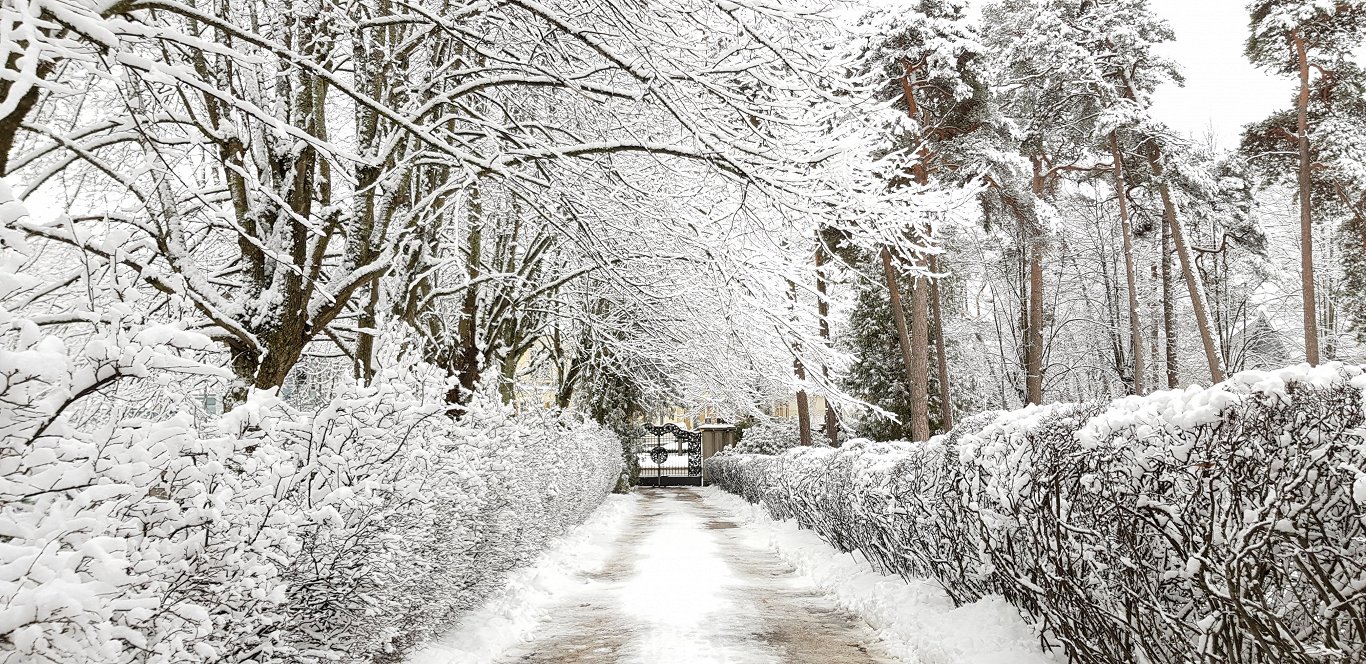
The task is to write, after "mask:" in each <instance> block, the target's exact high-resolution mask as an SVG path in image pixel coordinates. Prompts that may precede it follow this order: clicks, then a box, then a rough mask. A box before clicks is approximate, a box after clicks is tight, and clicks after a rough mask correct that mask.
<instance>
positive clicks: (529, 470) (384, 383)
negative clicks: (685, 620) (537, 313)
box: [0, 284, 621, 664]
mask: <svg viewBox="0 0 1366 664" xmlns="http://www.w3.org/2000/svg"><path fill="white" fill-rule="evenodd" d="M3 285H4V284H0V286H3ZM96 327H97V328H100V329H104V330H106V331H105V332H103V333H99V334H96V335H94V336H92V337H89V338H87V339H85V341H84V342H82V343H81V344H79V346H78V347H73V348H70V349H68V348H67V343H68V342H67V341H64V340H62V339H59V338H57V337H53V336H44V335H43V334H42V332H41V331H40V330H39V329H38V328H37V327H36V326H35V325H33V323H32V321H27V320H24V319H22V318H19V317H17V316H15V315H12V314H10V313H8V312H6V311H5V310H4V308H3V307H0V661H13V662H30V661H32V662H40V661H49V662H64V663H72V664H79V663H85V662H92V663H93V662H190V661H193V662H246V661H251V662H260V663H265V662H322V661H342V662H370V661H375V660H383V659H392V658H394V657H396V656H397V655H398V654H399V653H401V652H402V651H403V650H405V649H407V648H409V647H411V646H413V645H414V644H417V643H420V642H421V641H423V640H424V639H426V638H428V637H430V636H431V635H432V634H433V633H435V632H436V631H438V630H440V629H442V628H444V627H446V626H448V625H449V624H450V623H451V622H452V620H453V619H454V618H456V617H458V616H459V615H460V614H461V613H462V612H463V611H465V610H467V609H469V608H471V607H472V606H473V605H475V604H477V603H479V601H480V600H481V599H482V598H483V597H484V596H485V595H486V594H487V593H488V592H489V591H490V590H492V589H494V588H496V587H497V586H498V585H499V583H500V580H501V578H502V577H503V573H504V572H505V571H507V570H509V569H511V568H514V567H517V566H519V565H522V564H524V563H527V562H529V561H530V559H531V558H532V557H534V556H535V555H536V554H537V552H538V551H539V550H540V548H541V546H542V544H544V543H545V542H546V541H547V540H548V539H550V538H552V537H555V536H557V535H559V534H561V533H563V532H564V531H565V530H566V529H568V528H569V527H571V526H573V525H575V524H577V523H578V522H580V521H581V520H582V519H583V518H584V517H585V516H586V515H587V514H588V513H589V512H590V511H591V510H592V509H593V508H594V507H596V506H597V505H598V504H599V502H600V501H601V500H602V498H603V497H604V496H605V495H606V494H607V493H608V492H609V491H610V490H611V488H612V486H613V484H614V483H615V482H616V479H617V476H618V474H619V473H620V466H621V450H620V445H619V444H618V442H617V439H616V438H615V436H613V435H611V434H610V433H609V432H606V431H604V430H601V429H599V428H598V427H596V426H594V425H591V424H584V423H581V422H578V421H576V420H574V419H571V418H570V417H567V416H561V415H558V414H556V413H550V412H533V413H531V414H515V413H513V412H511V411H509V410H508V409H506V408H504V407H503V406H502V405H501V404H499V403H498V402H497V401H496V399H495V400H492V401H490V400H482V401H476V403H475V404H474V406H473V407H472V408H471V409H470V411H469V412H468V413H467V414H465V415H464V416H463V417H462V418H461V419H460V420H459V421H455V422H452V421H451V419H450V418H449V417H447V416H446V415H445V413H444V410H443V409H442V408H441V406H440V405H439V400H433V399H431V398H424V397H423V395H421V394H419V393H417V392H416V391H415V389H417V388H415V387H414V386H421V385H422V384H423V383H424V381H423V380H421V378H422V377H421V376H412V375H405V374H404V373H403V372H402V371H399V370H395V371H391V372H390V373H388V374H387V375H385V376H383V377H382V378H381V379H380V380H378V381H376V383H375V384H374V385H373V386H371V387H355V388H351V389H349V390H346V391H344V393H342V394H340V395H339V396H337V397H335V398H334V399H332V400H331V401H330V402H329V403H327V404H326V405H325V406H324V407H323V408H321V409H320V410H318V411H316V412H299V411H297V410H294V409H292V408H291V407H290V406H289V405H288V404H287V403H285V402H284V401H283V400H281V399H279V398H277V397H276V396H275V395H274V393H273V392H256V393H253V394H251V396H250V397H249V400H248V402H247V403H246V404H244V405H242V406H240V407H238V408H236V409H234V410H232V411H231V412H229V413H228V414H226V415H225V416H223V417H222V418H221V419H220V420H219V421H217V422H216V423H213V424H211V425H210V426H209V427H208V428H199V427H197V425H196V424H195V421H194V419H193V418H192V417H190V416H189V415H187V414H177V415H173V416H171V417H170V418H168V419H159V420H153V419H136V418H123V419H116V420H115V421H113V422H110V420H109V418H108V417H106V416H105V414H104V413H99V415H100V416H97V417H91V416H88V415H90V413H88V412H86V413H84V414H82V408H81V402H82V400H83V399H89V398H93V397H92V396H91V395H94V394H95V393H97V392H98V391H99V390H101V389H105V388H107V387H108V386H109V385H111V384H112V383H113V382H114V381H115V380H116V379H120V378H119V377H130V378H126V379H122V380H132V379H137V380H139V381H140V382H141V383H144V384H146V383H152V384H153V388H149V389H152V390H153V391H155V390H156V389H158V388H156V387H155V383H156V382H157V381H158V379H162V380H164V379H165V378H166V377H167V376H168V375H173V374H172V373H170V372H173V371H188V370H192V369H193V368H194V366H195V365H194V363H193V362H191V361H189V360H187V359H184V358H183V357H182V355H183V352H184V350H185V349H186V348H192V347H196V346H199V345H203V344H207V340H205V339H203V338H202V337H200V336H199V335H195V334H192V333H188V332H184V331H180V330H176V329H174V328H144V329H142V330H141V331H138V332H137V333H135V334H134V333H129V332H127V331H125V329H124V327H123V326H112V327H104V326H99V325H97V326H96ZM139 377H140V378H139ZM427 382H428V383H430V382H431V381H430V377H428V381H427ZM173 385H174V383H173V382H171V383H169V384H168V385H167V386H165V387H163V388H160V389H161V392H160V393H161V394H163V395H164V398H167V399H171V398H174V389H173V387H172V386H173Z"/></svg>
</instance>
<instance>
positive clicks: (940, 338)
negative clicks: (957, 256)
mask: <svg viewBox="0 0 1366 664" xmlns="http://www.w3.org/2000/svg"><path fill="white" fill-rule="evenodd" d="M930 272H933V273H934V274H935V275H938V274H939V258H938V257H937V256H934V255H931V256H930ZM930 318H931V319H933V321H934V358H935V361H936V363H938V365H939V367H938V368H939V421H940V426H941V427H942V428H943V430H944V432H945V433H948V432H949V430H950V429H952V428H953V399H952V397H951V394H952V391H951V390H950V389H949V360H948V353H947V352H946V350H945V347H944V343H945V342H944V315H943V307H942V303H941V302H940V299H939V277H938V276H935V277H932V278H931V280H930Z"/></svg>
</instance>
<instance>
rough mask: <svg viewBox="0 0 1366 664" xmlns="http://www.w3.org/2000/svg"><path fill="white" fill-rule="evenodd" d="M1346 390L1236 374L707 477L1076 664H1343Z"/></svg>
mask: <svg viewBox="0 0 1366 664" xmlns="http://www.w3.org/2000/svg"><path fill="white" fill-rule="evenodd" d="M1363 389H1366V376H1363V374H1362V370H1361V368H1359V367H1346V366H1341V365H1332V366H1325V367H1320V368H1309V367H1307V366H1300V367H1294V368H1291V369H1287V370H1283V371H1278V372H1269V373H1268V372H1248V373H1242V374H1239V375H1236V376H1234V377H1232V378H1231V379H1229V380H1228V381H1226V382H1224V383H1222V384H1220V385H1216V386H1214V387H1211V388H1205V389H1200V388H1191V389H1188V390H1184V391H1170V392H1162V393H1157V394H1153V395H1149V396H1146V397H1130V398H1126V399H1121V400H1119V401H1116V402H1114V403H1111V404H1108V405H1101V404H1089V405H1053V406H1044V407H1032V408H1027V409H1024V410H1020V411H1015V412H1009V413H987V414H983V415H979V416H977V417H974V418H970V419H969V420H968V421H966V422H964V423H963V424H962V425H961V426H959V427H958V428H957V429H955V430H954V431H953V432H951V433H950V434H949V435H947V436H942V437H938V438H936V439H935V440H933V441H931V442H929V443H926V444H922V445H913V444H908V443H871V442H867V441H862V442H856V443H852V444H850V445H847V446H845V447H843V448H838V449H824V450H822V449H800V450H794V451H790V452H788V453H786V454H785V455H782V456H777V457H769V456H757V455H739V456H730V457H717V458H715V459H713V460H712V465H711V468H710V473H711V476H712V478H713V480H714V481H715V482H716V483H717V484H719V485H721V486H722V487H724V488H725V489H727V490H729V491H732V492H735V493H738V494H740V495H742V496H744V497H745V498H747V499H749V500H750V501H753V502H757V503H761V504H763V505H765V506H766V507H767V508H768V509H769V510H770V511H771V512H772V513H773V514H774V515H775V516H777V517H781V518H794V519H797V520H799V521H800V522H801V523H802V524H804V525H805V526H807V527H810V528H812V529H814V530H815V531H816V532H818V533H819V534H820V535H822V536H823V537H824V538H825V539H827V540H828V541H829V542H831V543H832V544H833V545H834V546H836V547H838V548H840V549H842V550H854V549H858V550H860V551H862V552H863V553H865V554H867V556H868V557H869V558H870V559H872V560H874V561H876V562H878V563H879V564H881V565H883V566H884V567H885V568H886V569H887V570H889V571H892V572H896V573H900V574H902V575H905V576H916V577H934V578H937V579H938V580H939V581H940V582H941V583H942V584H943V585H944V587H945V588H946V589H947V590H948V592H949V593H950V594H951V595H952V596H953V598H954V599H955V601H958V602H970V601H973V600H976V599H978V598H980V597H982V596H984V595H987V594H997V593H998V594H1001V595H1003V596H1005V597H1006V598H1007V599H1008V600H1009V601H1011V602H1012V603H1014V604H1015V605H1016V606H1017V607H1019V608H1020V609H1021V610H1022V611H1023V612H1024V613H1025V614H1026V615H1028V616H1030V617H1031V618H1032V619H1033V620H1034V621H1036V623H1037V624H1038V625H1039V627H1040V628H1041V630H1043V631H1044V633H1045V638H1046V639H1047V640H1048V641H1049V642H1051V643H1053V644H1061V646H1062V647H1063V648H1064V649H1065V650H1066V652H1067V653H1068V655H1070V656H1071V657H1072V661H1074V662H1083V663H1088V664H1089V663H1096V664H1101V663H1104V664H1112V663H1114V662H1152V663H1158V662H1162V663H1168V662H1170V663H1177V662H1181V663H1185V662H1237V663H1243V662H1246V663H1252V662H1258V663H1265V662H1294V663H1301V662H1302V663H1309V662H1359V661H1363V660H1366V440H1363V432H1362V430H1361V427H1362V425H1363V419H1364V418H1366V414H1364V413H1363V403H1364V401H1363Z"/></svg>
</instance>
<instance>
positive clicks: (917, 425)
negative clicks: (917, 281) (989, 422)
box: [881, 247, 930, 440]
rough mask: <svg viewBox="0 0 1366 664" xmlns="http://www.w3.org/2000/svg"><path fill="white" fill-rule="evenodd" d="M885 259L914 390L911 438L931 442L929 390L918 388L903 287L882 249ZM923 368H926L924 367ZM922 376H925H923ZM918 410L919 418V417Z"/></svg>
mask: <svg viewBox="0 0 1366 664" xmlns="http://www.w3.org/2000/svg"><path fill="white" fill-rule="evenodd" d="M881 256H882V275H883V277H884V278H885V279H886V280H887V295H888V299H889V300H890V302H891V306H892V320H893V321H894V322H895V323H896V338H897V343H898V344H899V345H900V346H901V363H902V365H903V366H904V367H905V369H906V382H907V385H909V386H910V390H911V437H912V438H914V437H915V436H916V435H917V431H923V432H924V438H921V439H920V440H928V439H929V426H930V425H929V418H928V417H927V415H928V404H927V403H926V401H927V400H928V396H929V394H928V392H929V389H928V387H927V386H925V384H924V383H920V387H919V389H917V387H916V365H917V363H916V361H915V359H914V358H915V353H914V352H912V350H913V349H912V348H911V336H910V333H909V331H908V327H907V325H906V309H905V307H903V306H902V302H901V285H900V284H899V283H897V270H896V267H895V266H894V265H893V264H892V251H891V250H890V249H888V248H887V247H883V248H882V251H881ZM920 366H924V365H923V364H921V365H920ZM922 375H923V374H922ZM917 409H919V410H918V413H919V418H917Z"/></svg>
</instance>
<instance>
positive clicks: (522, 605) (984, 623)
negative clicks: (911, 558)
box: [409, 488, 1061, 664]
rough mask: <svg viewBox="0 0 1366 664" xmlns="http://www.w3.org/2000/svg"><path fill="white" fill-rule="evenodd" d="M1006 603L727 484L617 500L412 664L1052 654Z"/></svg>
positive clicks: (833, 663)
mask: <svg viewBox="0 0 1366 664" xmlns="http://www.w3.org/2000/svg"><path fill="white" fill-rule="evenodd" d="M1037 642H1038V641H1037V637H1036V636H1035V635H1034V633H1033V631H1032V630H1031V629H1030V628H1029V627H1028V626H1027V625H1025V624H1024V623H1023V621H1021V619H1020V618H1019V616H1018V615H1017V614H1016V613H1015V612H1014V610H1013V609H1011V608H1010V607H1009V606H1008V605H1006V604H1005V602H1003V601H1000V600H984V601H982V602H978V603H976V604H973V605H970V606H965V607H960V608H954V607H953V606H952V604H951V603H950V602H949V601H948V599H947V597H945V596H944V593H943V592H942V591H941V590H939V588H938V587H936V586H935V585H934V584H933V583H932V582H929V581H918V582H914V583H910V584H907V583H905V582H903V581H902V580H901V579H899V578H895V577H887V576H883V575H881V574H878V573H877V572H875V571H873V569H872V568H871V567H870V566H869V565H868V564H867V563H866V562H864V561H862V560H859V559H857V558H855V557H852V556H849V555H847V554H839V553H837V552H835V551H834V550H833V549H831V548H830V547H829V546H828V545H826V544H825V543H824V542H822V541H821V540H820V539H819V538H817V537H816V536H815V535H813V534H811V533H809V532H805V531H799V530H797V529H796V527H795V526H794V525H793V524H790V523H782V522H775V521H773V520H771V519H769V518H768V517H767V516H766V515H764V514H763V513H762V511H760V510H758V509H757V508H754V507H753V506H751V505H749V504H747V503H745V502H743V501H741V500H739V499H738V498H735V497H733V496H730V495H729V494H725V493H723V492H721V491H719V490H716V489H712V488H706V489H693V488H674V489H652V490H645V491H642V492H641V493H640V494H638V495H636V496H631V497H619V496H614V497H613V498H612V499H611V500H610V501H609V502H608V503H607V504H606V505H604V507H603V508H602V509H601V510H600V511H599V512H598V513H597V514H595V515H594V516H593V518H591V519H590V520H589V521H588V522H587V523H586V524H585V525H584V526H583V527H581V528H579V529H578V530H577V531H576V532H575V533H574V534H573V535H571V536H570V537H567V538H565V539H564V540H562V541H561V542H559V543H558V544H557V545H555V546H552V547H551V548H550V549H549V550H548V551H547V553H546V554H545V555H544V556H543V557H542V558H541V560H540V561H539V562H538V563H537V564H536V565H535V566H533V567H532V568H530V569H527V570H524V571H522V572H520V573H518V574H516V575H515V576H514V578H513V579H512V583H510V584H509V588H508V589H507V591H506V592H505V593H503V594H501V595H499V596H498V597H496V598H495V599H494V600H493V601H491V602H490V603H489V604H488V605H487V606H485V607H483V608H482V609H480V610H478V611H476V612H474V613H472V614H471V615H470V616H469V617H468V618H467V619H466V620H465V621H464V623H463V624H462V625H461V626H460V627H458V628H456V629H455V630H453V631H452V632H450V633H449V634H447V635H446V636H445V637H444V638H442V639H440V640H439V641H438V642H437V643H435V644H433V645H431V646H429V647H428V648H426V649H424V650H423V651H421V652H418V653H416V654H414V655H413V656H412V657H410V658H409V664H486V663H492V662H509V663H510V662H525V661H532V662H602V663H604V664H605V663H608V662H611V663H617V662H620V663H623V664H625V663H636V662H640V663H644V662H669V663H671V664H673V663H678V664H682V663H689V664H692V663H696V664H704V663H705V664H710V663H716V664H721V663H726V664H800V663H810V664H837V663H850V664H853V663H859V664H863V663H868V664H873V663H880V662H886V663H890V662H898V661H899V662H906V663H925V664H998V663H1005V662H1010V663H1012V664H1046V663H1054V662H1058V661H1061V660H1060V659H1056V660H1055V659H1053V658H1050V657H1049V656H1047V655H1044V654H1042V653H1040V652H1039V651H1038V646H1037V645H1036V644H1037Z"/></svg>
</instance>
